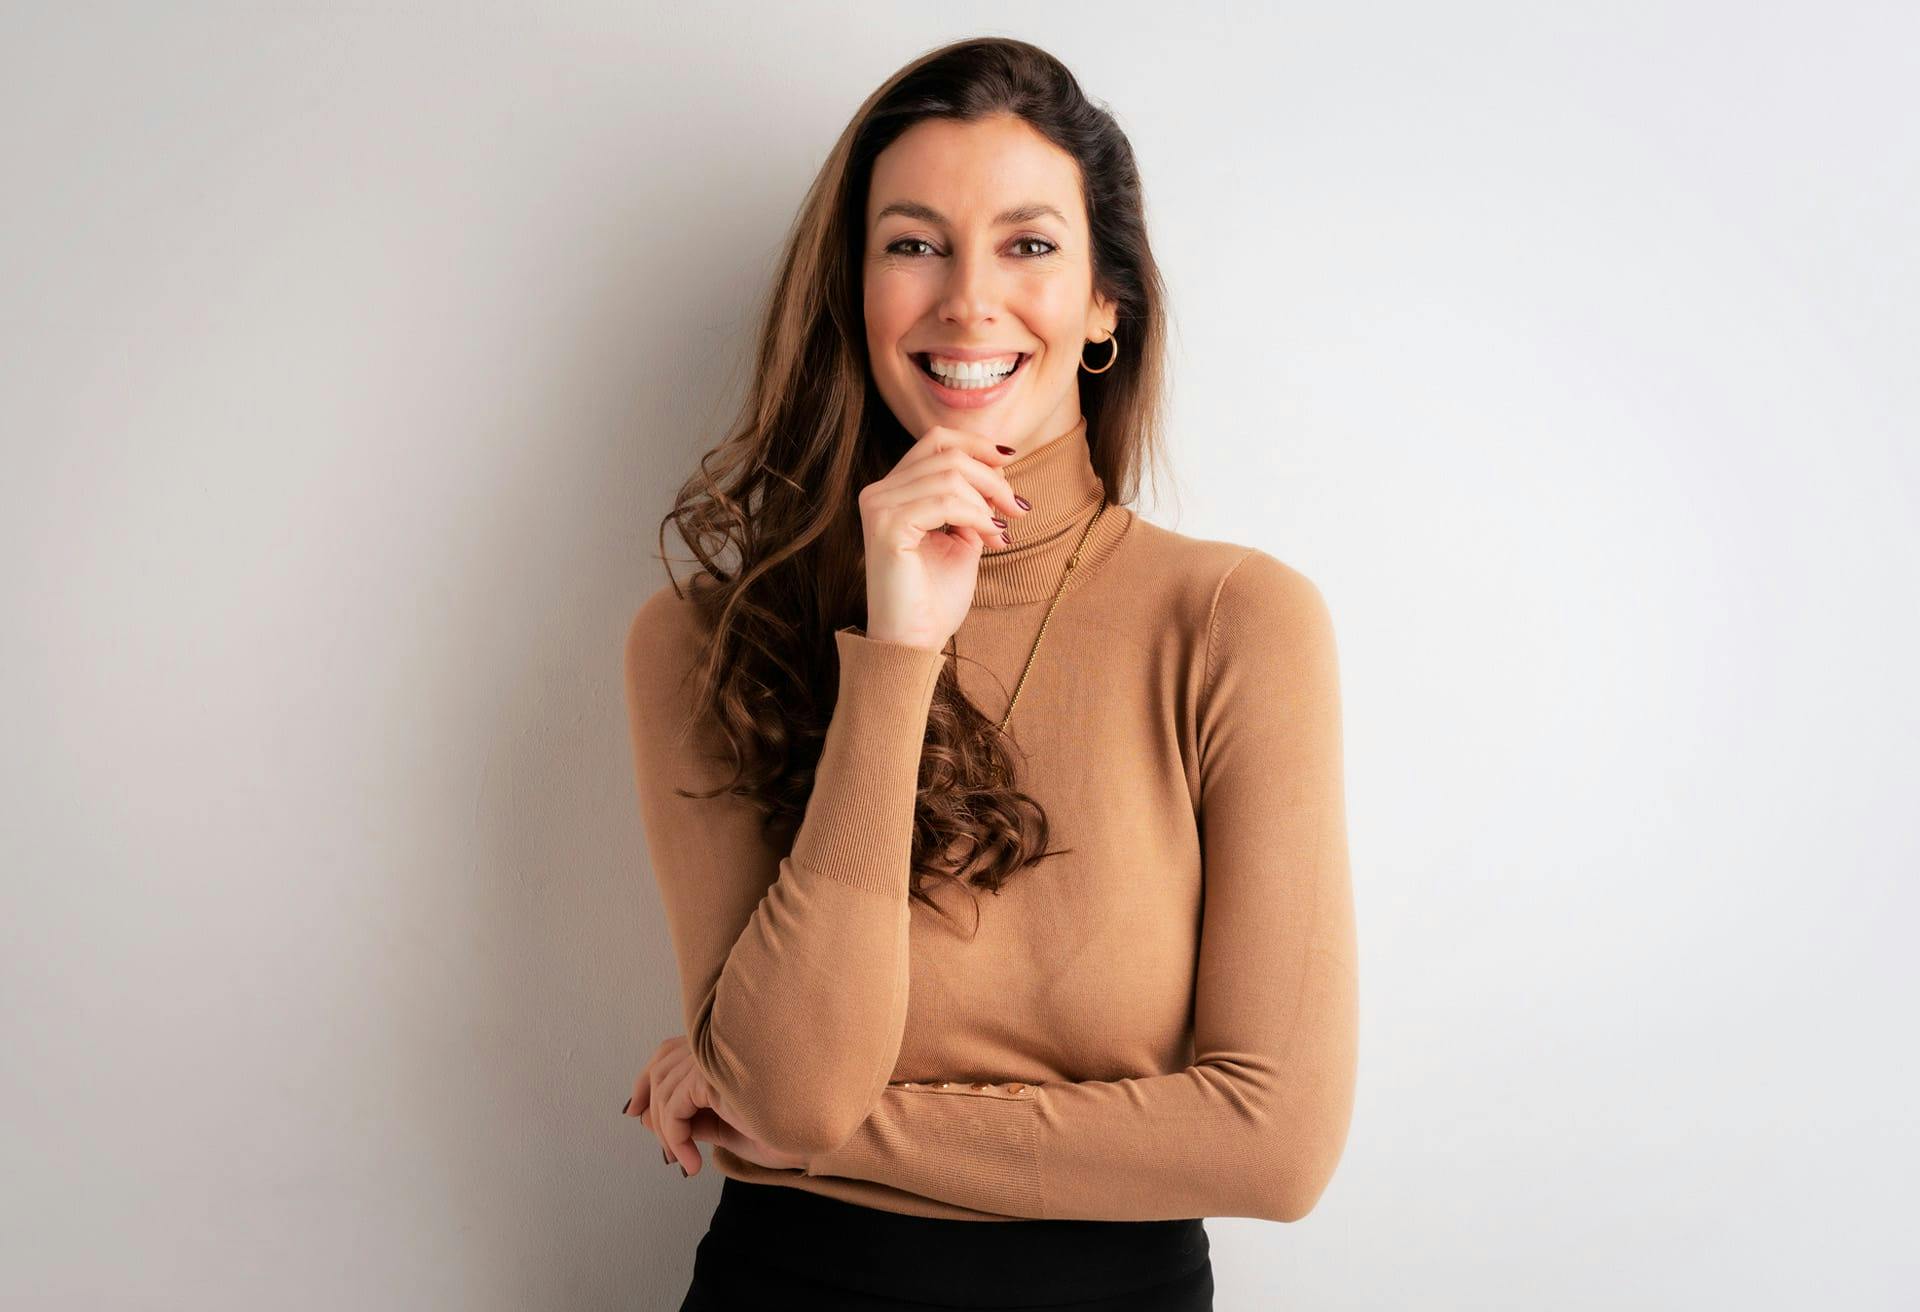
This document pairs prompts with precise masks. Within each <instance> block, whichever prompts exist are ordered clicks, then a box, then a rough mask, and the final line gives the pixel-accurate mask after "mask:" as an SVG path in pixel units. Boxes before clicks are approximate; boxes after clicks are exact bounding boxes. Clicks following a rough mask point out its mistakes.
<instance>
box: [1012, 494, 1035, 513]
mask: <svg viewBox="0 0 1920 1312" xmlns="http://www.w3.org/2000/svg"><path fill="white" fill-rule="evenodd" d="M1013 499H1014V501H1015V502H1016V503H1017V504H1018V505H1019V507H1020V509H1022V510H1032V509H1033V502H1031V501H1029V500H1027V499H1026V498H1025V497H1023V496H1021V495H1020V494H1019V493H1018V492H1016V493H1014V494H1013Z"/></svg>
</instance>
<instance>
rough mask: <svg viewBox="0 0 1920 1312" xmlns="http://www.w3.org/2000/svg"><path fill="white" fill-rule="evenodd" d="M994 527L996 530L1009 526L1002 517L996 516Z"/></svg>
mask: <svg viewBox="0 0 1920 1312" xmlns="http://www.w3.org/2000/svg"><path fill="white" fill-rule="evenodd" d="M993 526H994V527H995V528H1005V527H1006V526H1007V521H1006V520H1004V519H1002V518H1000V516H998V515H995V516H994V517H993Z"/></svg>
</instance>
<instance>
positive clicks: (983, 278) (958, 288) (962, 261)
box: [939, 250, 1005, 326]
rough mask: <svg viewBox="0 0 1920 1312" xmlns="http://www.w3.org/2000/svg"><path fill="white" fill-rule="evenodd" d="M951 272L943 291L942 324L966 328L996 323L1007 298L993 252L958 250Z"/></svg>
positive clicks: (941, 304) (941, 296)
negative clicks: (977, 324)
mask: <svg viewBox="0 0 1920 1312" xmlns="http://www.w3.org/2000/svg"><path fill="white" fill-rule="evenodd" d="M947 270H948V272H947V281H946V285H945V286H944V287H942V288H941V291H940V307H939V313H940V321H941V322H942V323H948V324H958V325H963V326H964V325H971V324H975V323H992V322H993V321H994V318H995V316H996V315H997V314H998V313H999V311H1000V306H1001V303H1002V302H1003V301H1004V299H1005V288H1004V287H1003V286H1002V283H1001V277H1002V272H1001V269H1000V265H999V262H998V261H997V260H996V259H995V257H994V255H993V253H992V252H991V251H973V250H964V251H958V252H956V253H955V254H954V256H953V258H952V260H951V261H950V262H949V263H948V266H947Z"/></svg>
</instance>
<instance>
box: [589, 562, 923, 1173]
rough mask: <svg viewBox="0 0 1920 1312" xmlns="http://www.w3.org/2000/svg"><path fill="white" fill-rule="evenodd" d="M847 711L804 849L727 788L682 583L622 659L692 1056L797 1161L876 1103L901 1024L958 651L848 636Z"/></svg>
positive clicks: (833, 741)
mask: <svg viewBox="0 0 1920 1312" xmlns="http://www.w3.org/2000/svg"><path fill="white" fill-rule="evenodd" d="M834 642H835V645H836V647H837V649H838V656H839V672H838V676H837V678H838V687H839V691H838V700H837V702H836V703H835V708H834V712H833V717H832V720H831V722H830V723H829V725H828V728H827V733H826V737H825V741H824V743H823V746H822V750H821V755H820V761H819V765H818V767H817V770H816V773H815V776H814V781H813V789H812V792H811V794H810V796H809V798H808V801H807V806H806V812H805V815H804V817H803V819H802V820H801V823H800V825H799V828H798V829H797V830H796V831H795V834H794V839H793V843H792V845H791V851H789V852H785V853H783V852H780V851H778V850H775V848H774V847H773V846H772V845H771V844H770V843H769V842H768V840H767V839H766V838H764V837H763V836H762V832H761V829H760V817H759V812H758V810H757V809H756V808H754V807H753V806H752V805H751V804H750V803H749V802H748V801H746V800H745V799H743V798H739V797H736V796H734V795H732V794H730V793H721V794H719V795H717V796H715V797H709V798H686V797H681V796H678V795H677V794H676V793H675V791H674V790H675V789H676V788H685V789H687V790H688V791H694V792H698V791H704V790H707V789H711V788H714V787H716V786H717V785H719V784H720V783H722V782H723V781H724V780H725V779H726V778H727V777H728V773H729V772H728V771H727V770H725V769H724V767H723V764H722V753H723V743H722V739H721V737H720V734H719V731H718V728H717V726H716V725H715V724H713V723H712V721H711V717H706V716H696V715H695V714H694V708H693V706H692V691H693V688H694V683H693V680H692V678H691V677H690V676H691V675H693V673H694V668H695V664H696V661H697V660H698V659H699V657H700V646H701V636H700V630H699V627H698V624H697V615H696V612H695V609H694V604H693V603H692V602H691V601H690V600H687V599H683V598H681V597H680V596H678V595H677V594H676V593H675V592H674V589H673V587H672V586H671V585H670V584H669V585H668V586H666V587H664V588H662V589H661V590H660V591H659V592H657V593H656V594H655V595H654V596H652V597H650V598H649V599H648V600H647V602H646V603H645V604H644V605H642V607H641V608H640V610H639V613H638V614H637V615H636V616H635V617H634V621H633V624H632V627H631V629H630V631H629V634H628V637H627V642H626V651H625V686H626V698H627V709H628V712H629V718H630V721H631V727H632V740H633V761H634V774H635V778H636V782H637V787H638V792H639V810H640V816H641V820H642V824H643V827H644V829H645V833H646V843H647V849H648V854H649V857H650V858H651V861H652V866H653V875H654V879H655V882H656V883H657V884H658V886H659V890H660V897H661V902H662V904H663V906H664V910H665V915H666V921H667V931H668V934H669V935H670V937H671V939H672V941H673V950H674V955H675V958H676V961H677V964H678V969H679V977H680V1001H681V1011H682V1018H683V1020H684V1021H685V1025H686V1035H687V1042H688V1046H689V1047H690V1048H691V1050H692V1052H693V1054H694V1057H695V1059H696V1060H697V1061H698V1062H699V1064H700V1069H701V1071H702V1072H703V1073H704V1074H705V1076H706V1078H707V1080H708V1082H709V1083H710V1085H711V1086H712V1087H713V1089H714V1090H715V1091H716V1092H717V1094H718V1096H719V1098H720V1100H721V1101H722V1102H723V1103H724V1104H725V1105H726V1107H727V1110H728V1112H729V1114H730V1117H731V1118H732V1119H733V1121H734V1122H735V1124H736V1125H737V1126H738V1127H739V1128H741V1129H743V1130H745V1131H746V1132H747V1133H749V1134H751V1135H753V1136H754V1137H755V1138H758V1139H760V1140H762V1141H763V1142H765V1143H768V1144H770V1145H772V1146H774V1147H776V1148H780V1149H783V1150H785V1151H788V1152H792V1153H795V1154H798V1155H802V1156H804V1155H806V1154H808V1153H810V1152H814V1151H818V1150H821V1149H824V1148H825V1147H827V1146H829V1145H831V1144H834V1143H839V1142H841V1141H842V1140H844V1139H845V1138H846V1137H847V1136H848V1135H849V1134H851V1133H852V1132H853V1128H854V1126H856V1125H857V1124H858V1123H859V1121H860V1119H861V1118H862V1117H863V1116H865V1115H866V1113H867V1110H868V1109H869V1108H870V1107H871V1106H872V1104H873V1103H874V1101H875V1100H876V1099H877V1098H878V1097H879V1095H880V1091H881V1089H882V1088H883V1087H884V1086H885V1084H886V1081H887V1077H888V1075H889V1074H890V1073H891V1071H892V1070H893V1066H894V1063H895V1061H896V1060H897V1059H898V1055H899V1051H900V1040H901V1035H902V1033H903V1031H904V1029H905V1025H906V1012H907V984H908V941H909V940H908V924H909V922H908V911H909V906H908V900H907V890H908V883H907V876H908V867H909V861H910V859H911V854H912V834H913V808H914V797H915V794H916V791H917V789H918V785H919V770H920V755H921V748H922V745H923V742H924V739H925V734H926V725H927V714H928V709H929V707H930V705H931V703H932V699H933V689H934V685H935V683H936V682H937V680H938V678H939V675H940V671H941V668H942V666H941V663H942V661H943V659H944V654H943V653H941V652H932V651H926V650H923V649H921V648H918V647H913V646H909V645H906V644H903V643H893V642H884V641H881V640H879V639H874V638H869V637H867V636H865V634H864V633H862V632H860V631H858V630H857V629H855V628H853V627H851V626H850V627H847V628H842V629H840V630H838V631H836V632H835V634H834Z"/></svg>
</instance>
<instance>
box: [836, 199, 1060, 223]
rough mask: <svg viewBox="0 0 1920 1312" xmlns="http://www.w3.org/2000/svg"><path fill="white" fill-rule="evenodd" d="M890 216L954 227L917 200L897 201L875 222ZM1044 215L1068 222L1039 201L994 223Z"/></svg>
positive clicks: (998, 217) (999, 216)
mask: <svg viewBox="0 0 1920 1312" xmlns="http://www.w3.org/2000/svg"><path fill="white" fill-rule="evenodd" d="M889 214H901V215H905V216H906V217H907V218H909V219H919V220H920V221H921V222H923V223H937V224H939V225H940V226H941V227H943V228H946V227H952V226H953V225H952V224H951V223H950V222H948V220H947V216H946V215H944V214H942V213H941V212H940V211H939V210H936V209H934V208H933V207H932V206H930V205H922V204H921V203H920V202H919V201H917V200H896V201H894V202H893V203H892V204H890V205H888V206H887V207H886V208H884V209H882V210H881V211H880V212H879V213H878V214H876V215H874V216H873V221H874V222H875V223H876V224H877V223H879V222H880V220H882V219H884V218H886V217H887V216H888V215H889ZM1043 214H1051V215H1052V216H1053V217H1054V218H1056V219H1058V220H1060V222H1061V223H1066V221H1067V216H1066V215H1064V214H1062V213H1061V212H1060V211H1059V210H1057V209H1055V208H1054V207H1053V206H1051V205H1043V204H1041V203H1040V202H1038V201H1028V202H1027V203H1026V204H1025V205H1016V206H1015V207H1014V208H1012V209H1010V210H1002V211H1001V212H1000V213H999V214H996V215H995V216H994V218H993V222H994V225H995V226H996V227H1004V226H1007V225H1009V224H1014V223H1027V222H1029V221H1031V220H1033V219H1037V218H1039V217H1040V216H1041V215H1043Z"/></svg>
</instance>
